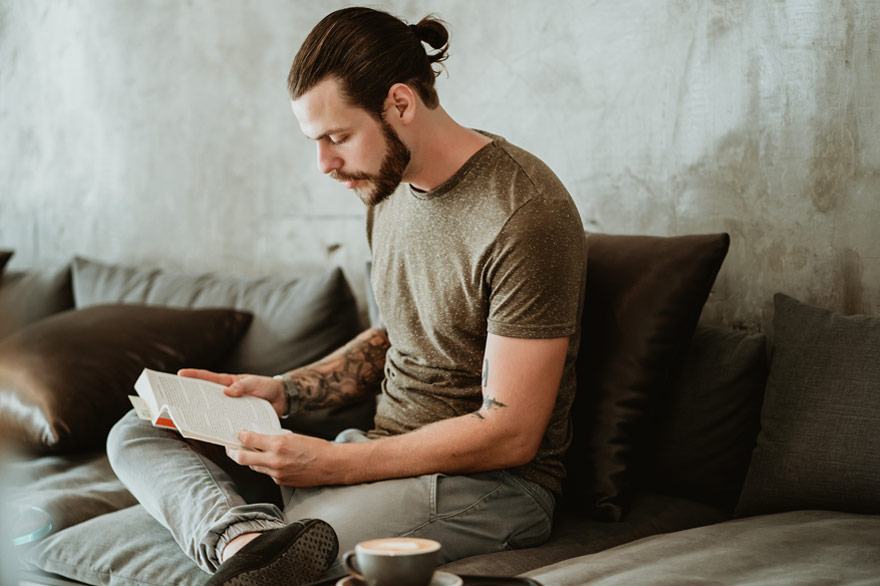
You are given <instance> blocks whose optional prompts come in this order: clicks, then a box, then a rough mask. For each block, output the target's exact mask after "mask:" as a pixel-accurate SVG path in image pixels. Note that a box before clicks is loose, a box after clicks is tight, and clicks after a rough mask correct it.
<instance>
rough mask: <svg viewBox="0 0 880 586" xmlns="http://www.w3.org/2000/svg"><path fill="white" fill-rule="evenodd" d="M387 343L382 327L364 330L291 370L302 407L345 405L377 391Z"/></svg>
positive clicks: (387, 346) (314, 407) (381, 376)
mask: <svg viewBox="0 0 880 586" xmlns="http://www.w3.org/2000/svg"><path fill="white" fill-rule="evenodd" d="M390 346H391V344H390V343H389V342H388V335H387V334H386V333H385V332H384V331H383V330H379V329H372V330H367V331H365V332H363V333H361V334H360V335H359V336H358V337H356V338H355V339H354V340H352V341H351V342H349V343H348V344H346V345H345V346H343V347H342V348H340V349H339V350H337V351H336V352H333V353H332V354H330V355H329V356H327V357H325V358H323V359H321V360H319V361H318V362H316V363H314V364H311V365H309V366H305V367H303V368H299V369H297V370H294V371H293V372H291V373H290V376H291V377H292V378H293V380H294V381H295V382H296V384H297V385H298V386H299V391H300V397H301V401H302V406H303V408H304V409H308V410H311V409H320V408H322V407H333V406H337V405H345V404H348V403H350V402H352V400H355V399H358V398H360V397H362V396H365V395H368V394H375V393H378V392H379V388H380V385H381V383H382V378H383V376H384V374H383V372H384V368H385V353H386V352H388V348H389V347H390Z"/></svg>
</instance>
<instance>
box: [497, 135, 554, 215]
mask: <svg viewBox="0 0 880 586" xmlns="http://www.w3.org/2000/svg"><path fill="white" fill-rule="evenodd" d="M481 132H483V131H481ZM483 134H485V135H486V136H489V137H490V138H492V144H493V146H494V147H495V148H496V149H497V151H496V152H497V153H498V156H497V157H496V160H497V169H498V171H499V173H504V174H505V175H508V176H509V177H510V180H511V181H522V182H526V183H528V184H531V186H532V187H533V188H534V189H535V191H536V193H534V194H533V195H539V196H541V197H545V198H550V199H556V198H563V199H570V197H571V196H570V195H569V193H568V190H566V188H565V186H564V185H563V184H562V181H561V180H560V179H559V177H557V175H556V173H554V172H553V170H552V169H551V168H550V166H549V165H547V164H546V163H545V162H544V161H543V160H542V159H540V158H539V157H538V156H537V155H534V154H533V153H531V152H530V151H527V150H526V149H524V148H522V147H520V146H518V145H515V144H513V143H512V142H510V141H508V140H507V139H506V138H504V137H503V136H498V135H496V134H491V133H489V132H483Z"/></svg>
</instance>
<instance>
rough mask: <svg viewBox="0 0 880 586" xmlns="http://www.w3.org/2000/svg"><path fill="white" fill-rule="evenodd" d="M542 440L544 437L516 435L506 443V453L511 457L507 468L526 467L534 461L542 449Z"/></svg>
mask: <svg viewBox="0 0 880 586" xmlns="http://www.w3.org/2000/svg"><path fill="white" fill-rule="evenodd" d="M542 439H543V435H541V436H538V437H535V436H534V435H529V434H525V433H516V434H515V435H513V436H512V437H510V438H508V441H507V442H506V443H507V448H508V449H507V450H506V452H507V454H508V456H509V462H508V463H507V465H506V466H505V468H516V467H518V466H525V465H526V464H528V463H529V462H531V461H532V460H534V459H535V456H537V455H538V448H540V447H541V440H542Z"/></svg>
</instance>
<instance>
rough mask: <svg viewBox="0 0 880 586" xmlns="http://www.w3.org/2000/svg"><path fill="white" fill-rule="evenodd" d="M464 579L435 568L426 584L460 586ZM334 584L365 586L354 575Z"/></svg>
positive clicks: (339, 585) (431, 585)
mask: <svg viewBox="0 0 880 586" xmlns="http://www.w3.org/2000/svg"><path fill="white" fill-rule="evenodd" d="M462 584H464V581H463V580H462V579H461V577H460V576H456V575H455V574H450V573H449V572H441V571H440V570H437V571H436V572H434V576H433V577H431V583H430V584H429V585H428V586H462ZM336 586H365V585H364V583H363V582H361V581H360V580H358V579H357V578H355V577H354V576H346V577H344V578H342V579H341V580H339V582H337V583H336Z"/></svg>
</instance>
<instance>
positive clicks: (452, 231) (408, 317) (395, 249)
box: [367, 135, 586, 494]
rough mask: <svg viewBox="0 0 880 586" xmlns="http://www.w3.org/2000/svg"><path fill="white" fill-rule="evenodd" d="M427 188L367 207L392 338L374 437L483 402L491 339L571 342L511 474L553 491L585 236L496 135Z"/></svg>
mask: <svg viewBox="0 0 880 586" xmlns="http://www.w3.org/2000/svg"><path fill="white" fill-rule="evenodd" d="M489 136H490V138H492V139H493V140H492V142H491V143H489V144H488V145H486V146H484V147H483V148H482V149H480V150H479V151H478V152H477V153H475V154H474V155H473V157H471V158H470V159H469V160H468V161H467V162H466V163H465V164H464V165H463V166H462V167H461V168H460V169H459V170H458V171H457V172H456V173H455V174H454V175H453V176H452V177H451V178H450V179H449V180H448V181H447V182H446V183H444V184H443V185H441V186H440V187H438V188H437V189H435V190H433V191H430V192H419V191H416V190H414V189H412V188H411V187H410V188H401V189H398V190H397V191H396V192H395V193H394V194H393V195H391V196H390V197H388V198H387V199H386V200H385V201H383V202H382V203H380V204H378V205H376V206H373V207H372V208H370V210H369V211H368V212H367V236H368V238H369V241H370V247H371V250H372V256H373V260H372V263H373V264H372V273H371V275H372V285H373V290H374V293H375V298H376V302H377V305H378V306H379V310H380V312H381V314H382V317H383V319H384V322H385V326H386V328H387V331H388V338H389V340H390V342H391V348H390V349H389V351H388V353H387V355H386V362H385V380H384V382H383V384H382V397H381V399H380V401H379V405H378V408H377V413H376V419H375V429H373V430H372V431H371V432H370V434H369V435H370V436H371V437H383V436H389V435H396V434H402V433H406V432H409V431H412V430H415V429H417V428H419V427H421V426H423V425H427V424H429V423H432V422H435V421H439V420H443V419H448V418H451V417H457V416H460V415H466V414H469V413H473V412H475V411H477V410H479V409H480V406H481V405H482V402H483V395H482V387H481V375H482V367H483V353H484V350H485V347H486V337H487V334H488V333H492V334H497V335H500V336H507V337H514V338H559V337H564V336H570V339H569V349H568V356H567V358H566V363H565V369H564V372H563V378H562V383H561V385H560V388H559V393H558V398H557V400H556V405H555V407H554V410H553V414H552V417H551V420H550V424H549V426H548V428H547V431H546V433H545V435H544V438H543V440H542V443H541V445H540V448H539V450H538V454H537V456H536V457H535V459H534V460H533V461H532V462H530V463H529V464H527V465H525V466H522V467H519V468H515V469H512V470H510V471H511V472H513V473H514V474H517V475H519V476H521V477H523V478H526V479H529V480H531V481H533V482H536V483H538V484H540V485H542V486H544V487H545V488H547V489H549V490H551V491H553V492H555V493H557V494H559V493H561V489H562V479H563V478H564V476H565V471H564V468H563V464H562V456H563V453H564V451H565V450H566V448H567V447H568V444H569V443H570V441H571V423H570V420H569V417H568V413H569V409H570V407H571V403H572V401H573V400H574V393H575V371H574V362H575V358H576V356H577V349H578V345H579V341H580V308H581V305H582V303H583V295H584V280H585V271H586V239H585V237H584V230H583V227H582V226H581V221H580V216H579V215H578V211H577V208H576V207H575V204H574V202H573V201H572V199H571V196H570V195H569V194H568V191H566V189H565V187H564V186H563V185H562V183H561V182H560V181H559V179H558V178H557V177H556V175H554V174H553V172H552V171H550V169H549V168H548V167H547V166H546V165H545V164H544V163H543V162H541V161H540V160H539V159H538V158H536V157H535V156H533V155H531V154H529V153H527V152H526V151H524V150H522V149H520V148H518V147H516V146H513V145H512V144H510V143H508V142H507V141H506V140H504V139H503V138H501V137H497V136H493V135H489Z"/></svg>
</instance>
